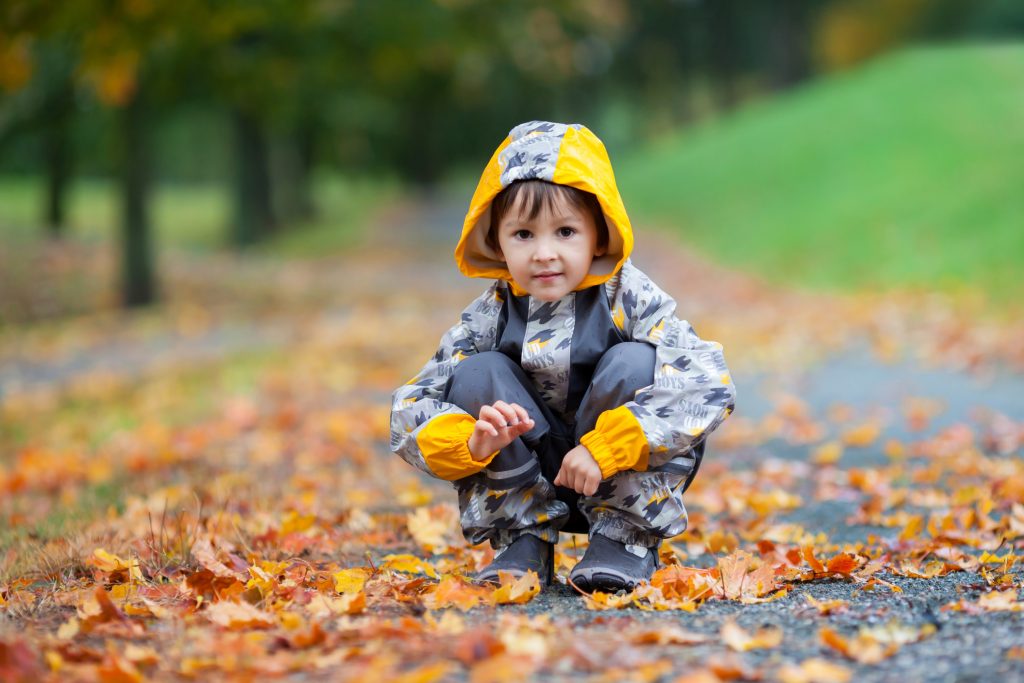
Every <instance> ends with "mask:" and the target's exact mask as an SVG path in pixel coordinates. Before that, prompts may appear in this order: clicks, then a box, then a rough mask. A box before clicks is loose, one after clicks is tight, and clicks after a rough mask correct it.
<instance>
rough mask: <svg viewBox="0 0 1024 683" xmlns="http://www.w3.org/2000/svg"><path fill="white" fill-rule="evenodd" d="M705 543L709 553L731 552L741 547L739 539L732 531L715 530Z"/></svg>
mask: <svg viewBox="0 0 1024 683" xmlns="http://www.w3.org/2000/svg"><path fill="white" fill-rule="evenodd" d="M705 544H706V545H707V549H708V552H709V553H713V554H718V553H723V552H724V553H731V552H732V551H734V550H736V548H737V547H739V544H740V542H739V540H738V539H737V538H736V537H735V536H734V535H733V534H730V533H726V532H723V531H714V532H712V533H711V534H710V535H709V536H708V537H707V538H706V539H705Z"/></svg>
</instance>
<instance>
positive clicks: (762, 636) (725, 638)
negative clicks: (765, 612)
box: [720, 620, 782, 652]
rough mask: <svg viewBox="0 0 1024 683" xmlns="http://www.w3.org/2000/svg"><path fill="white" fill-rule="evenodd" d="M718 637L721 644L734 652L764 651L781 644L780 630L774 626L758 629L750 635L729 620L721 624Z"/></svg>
mask: <svg viewBox="0 0 1024 683" xmlns="http://www.w3.org/2000/svg"><path fill="white" fill-rule="evenodd" d="M720 635H721V638H722V642H724V643H725V644H726V645H728V646H729V647H730V648H732V649H733V650H735V651H736V652H746V651H748V650H765V649H770V648H773V647H778V646H779V645H780V644H782V629H781V628H778V627H774V626H769V627H766V628H762V629H758V631H757V632H756V633H754V634H753V635H751V634H749V633H747V632H746V631H744V630H743V629H742V628H741V627H740V626H739V624H737V623H736V622H735V621H732V620H729V621H726V622H725V623H724V624H722V629H721V631H720Z"/></svg>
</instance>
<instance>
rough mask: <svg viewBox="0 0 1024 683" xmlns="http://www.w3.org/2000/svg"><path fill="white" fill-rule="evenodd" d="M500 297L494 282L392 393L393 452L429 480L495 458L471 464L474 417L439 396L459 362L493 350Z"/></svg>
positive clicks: (457, 474)
mask: <svg viewBox="0 0 1024 683" xmlns="http://www.w3.org/2000/svg"><path fill="white" fill-rule="evenodd" d="M504 297H505V290H504V287H503V286H502V285H501V282H500V281H496V282H495V283H494V284H493V285H492V286H491V287H490V288H489V289H488V290H487V291H486V292H484V293H483V294H482V295H480V296H479V297H477V299H476V300H474V301H473V303H471V304H470V305H469V306H468V307H467V308H466V310H464V311H463V312H462V317H461V320H460V321H459V323H458V324H457V325H455V326H454V327H452V328H451V329H449V330H448V331H447V332H445V334H444V336H443V337H441V344H440V346H439V347H438V349H437V352H436V353H435V354H434V356H433V357H432V358H431V359H430V360H429V361H427V364H426V365H424V366H423V369H422V370H420V371H419V373H417V374H416V376H415V377H413V378H412V379H411V380H409V381H408V382H407V383H405V384H404V385H402V386H401V387H399V388H398V389H396V390H395V392H394V394H392V397H391V398H392V400H391V450H392V451H394V452H395V453H397V454H398V455H399V456H401V458H402V459H403V460H405V461H406V462H408V463H409V464H410V465H413V466H415V467H417V468H419V469H420V470H423V471H424V472H426V473H427V474H429V475H431V476H433V477H437V478H439V479H447V480H454V479H461V478H463V477H466V476H469V475H471V474H474V473H476V472H478V471H480V470H481V469H483V468H484V467H485V466H486V465H487V464H488V463H489V462H490V461H491V459H492V458H493V457H494V455H496V454H497V451H495V453H493V454H491V456H490V457H489V458H487V459H485V460H479V461H478V460H473V458H472V456H471V455H470V452H469V445H468V441H469V437H470V435H471V434H472V433H473V427H474V425H475V424H476V418H475V417H474V416H471V415H469V414H468V413H466V412H465V411H464V410H462V409H461V408H459V407H458V406H455V405H453V404H451V403H446V402H445V401H444V400H443V397H444V391H445V385H446V384H447V383H448V378H449V377H451V375H452V372H453V371H454V370H455V367H456V366H457V365H458V364H459V362H461V361H462V359H464V358H466V357H467V356H471V355H473V354H475V353H478V352H480V351H488V350H490V349H491V348H492V347H493V346H494V338H495V334H496V328H497V320H498V314H499V313H500V312H501V307H502V304H503V303H504Z"/></svg>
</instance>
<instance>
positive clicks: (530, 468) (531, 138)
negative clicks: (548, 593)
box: [391, 121, 735, 591]
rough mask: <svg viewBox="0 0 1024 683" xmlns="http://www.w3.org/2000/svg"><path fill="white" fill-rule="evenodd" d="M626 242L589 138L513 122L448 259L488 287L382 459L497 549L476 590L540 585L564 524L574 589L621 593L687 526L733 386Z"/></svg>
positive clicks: (624, 221)
mask: <svg viewBox="0 0 1024 683" xmlns="http://www.w3.org/2000/svg"><path fill="white" fill-rule="evenodd" d="M632 248H633V232H632V228H631V226H630V223H629V218H628V217H627V216H626V211H625V207H624V206H623V204H622V199H621V197H620V196H619V191H618V189H617V187H616V185H615V178H614V176H613V174H612V168H611V162H610V161H609V159H608V155H607V152H606V151H605V148H604V145H603V144H602V143H601V141H600V140H599V139H598V138H597V137H596V136H595V135H594V134H593V133H591V132H590V131H589V130H588V129H587V128H586V127H584V126H582V125H579V124H569V125H565V124H559V123H548V122H540V121H532V122H529V123H524V124H522V125H519V126H516V127H515V128H513V129H512V131H511V132H510V133H509V135H508V137H507V138H506V139H505V140H504V141H503V142H502V143H501V145H500V146H499V147H498V149H497V151H495V153H494V155H493V156H492V157H491V160H490V162H489V163H488V164H487V167H486V168H485V169H484V172H483V176H482V177H481V178H480V183H479V185H478V186H477V189H476V192H475V193H474V195H473V199H472V201H471V203H470V207H469V213H468V214H467V216H466V220H465V224H464V226H463V229H462V237H461V239H460V240H459V243H458V246H456V248H455V260H456V262H457V263H458V266H459V270H460V271H461V272H462V273H463V274H464V275H466V276H469V277H479V278H488V279H493V280H494V282H493V284H491V286H490V287H489V288H488V289H487V291H486V292H484V293H483V294H482V295H481V296H480V297H478V298H477V299H476V300H475V301H474V302H473V303H471V304H470V305H469V307H468V308H466V309H465V311H463V313H462V319H461V321H460V322H459V323H458V324H457V325H455V326H454V327H452V328H451V329H450V330H448V332H447V333H446V334H445V335H444V337H442V339H441V345H440V348H439V349H438V350H437V353H435V354H434V356H433V358H431V359H430V360H429V361H428V362H427V364H426V365H425V366H424V367H423V369H422V370H421V371H420V372H419V374H417V375H416V376H415V377H413V378H412V379H411V380H409V382H408V383H407V384H405V385H404V386H402V387H400V388H399V389H397V390H396V391H395V393H394V397H393V398H394V400H393V404H392V412H391V448H392V450H394V451H395V452H396V453H398V454H399V455H400V456H401V457H402V458H403V459H405V460H406V461H407V462H409V463H410V464H412V465H414V466H416V467H418V468H419V469H421V470H423V471H424V472H426V473H427V474H430V475H432V476H434V477H439V478H441V479H446V480H450V481H452V482H453V483H454V485H455V488H456V489H457V491H458V497H459V508H460V510H461V523H462V530H463V533H464V534H465V536H466V538H467V540H469V541H470V542H471V543H480V542H482V541H484V540H487V541H490V543H491V544H492V546H493V547H494V548H495V549H496V553H495V558H494V561H493V563H491V564H490V565H489V566H487V567H485V568H484V569H483V570H481V572H480V573H479V574H478V578H479V579H481V580H485V581H496V580H497V576H498V571H499V570H503V571H508V572H511V573H513V574H514V575H522V574H524V573H525V572H527V571H530V570H533V571H535V572H537V574H538V575H539V577H540V579H541V581H542V583H543V584H544V585H547V584H548V583H549V582H550V581H551V580H552V578H553V565H554V562H553V552H554V543H555V542H557V540H558V533H559V531H567V532H573V533H589V536H590V543H589V546H588V547H587V550H586V553H585V554H584V556H583V558H582V560H581V561H580V562H579V563H577V565H576V566H575V567H574V568H573V570H572V572H571V573H570V575H569V578H570V579H571V580H572V582H573V583H574V584H575V585H576V586H578V587H579V588H581V589H582V590H586V591H591V590H595V589H600V590H604V591H615V590H619V589H632V588H633V587H635V586H636V584H637V583H639V582H641V581H644V580H647V579H649V578H650V577H651V575H652V573H653V572H654V570H655V569H656V568H657V566H658V546H659V544H660V542H661V539H664V538H669V537H672V536H675V535H677V534H679V533H681V532H682V531H683V530H684V529H685V528H686V522H687V518H686V508H685V507H684V506H683V500H682V495H683V492H684V491H685V490H686V488H687V486H689V484H690V482H691V481H692V479H693V477H694V475H695V474H696V473H697V468H698V467H699V465H700V462H701V458H702V457H703V453H704V440H705V438H706V437H707V435H708V434H709V433H710V432H711V431H712V430H713V429H715V428H716V427H717V426H718V425H719V424H720V423H721V422H722V420H723V419H724V418H725V417H727V416H728V415H729V414H730V413H731V412H732V409H733V405H734V397H735V391H734V388H733V384H732V381H731V379H730V377H729V371H728V369H727V368H726V366H725V360H724V358H723V355H722V347H721V345H720V344H718V343H716V342H710V341H703V340H701V339H700V338H698V337H697V335H696V333H695V332H694V330H693V328H692V327H690V325H689V324H688V323H687V322H685V321H681V320H679V319H677V318H676V316H675V309H676V305H675V302H674V301H673V300H672V298H671V297H669V296H668V295H666V294H665V293H664V292H662V291H661V290H660V289H659V288H658V287H657V286H656V285H655V284H654V283H653V282H651V280H650V279H649V278H648V277H647V276H646V275H645V274H644V273H642V272H641V271H640V270H638V269H637V268H636V267H635V266H633V264H632V263H631V262H630V260H629V255H630V252H631V251H632Z"/></svg>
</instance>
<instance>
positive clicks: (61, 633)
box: [57, 617, 79, 640]
mask: <svg viewBox="0 0 1024 683" xmlns="http://www.w3.org/2000/svg"><path fill="white" fill-rule="evenodd" d="M78 630H79V623H78V618H77V617H71V618H70V619H68V620H67V621H66V622H64V623H63V624H61V627H60V628H59V629H57V637H58V638H60V639H61V640H71V639H72V638H74V637H75V636H77V635H78Z"/></svg>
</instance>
